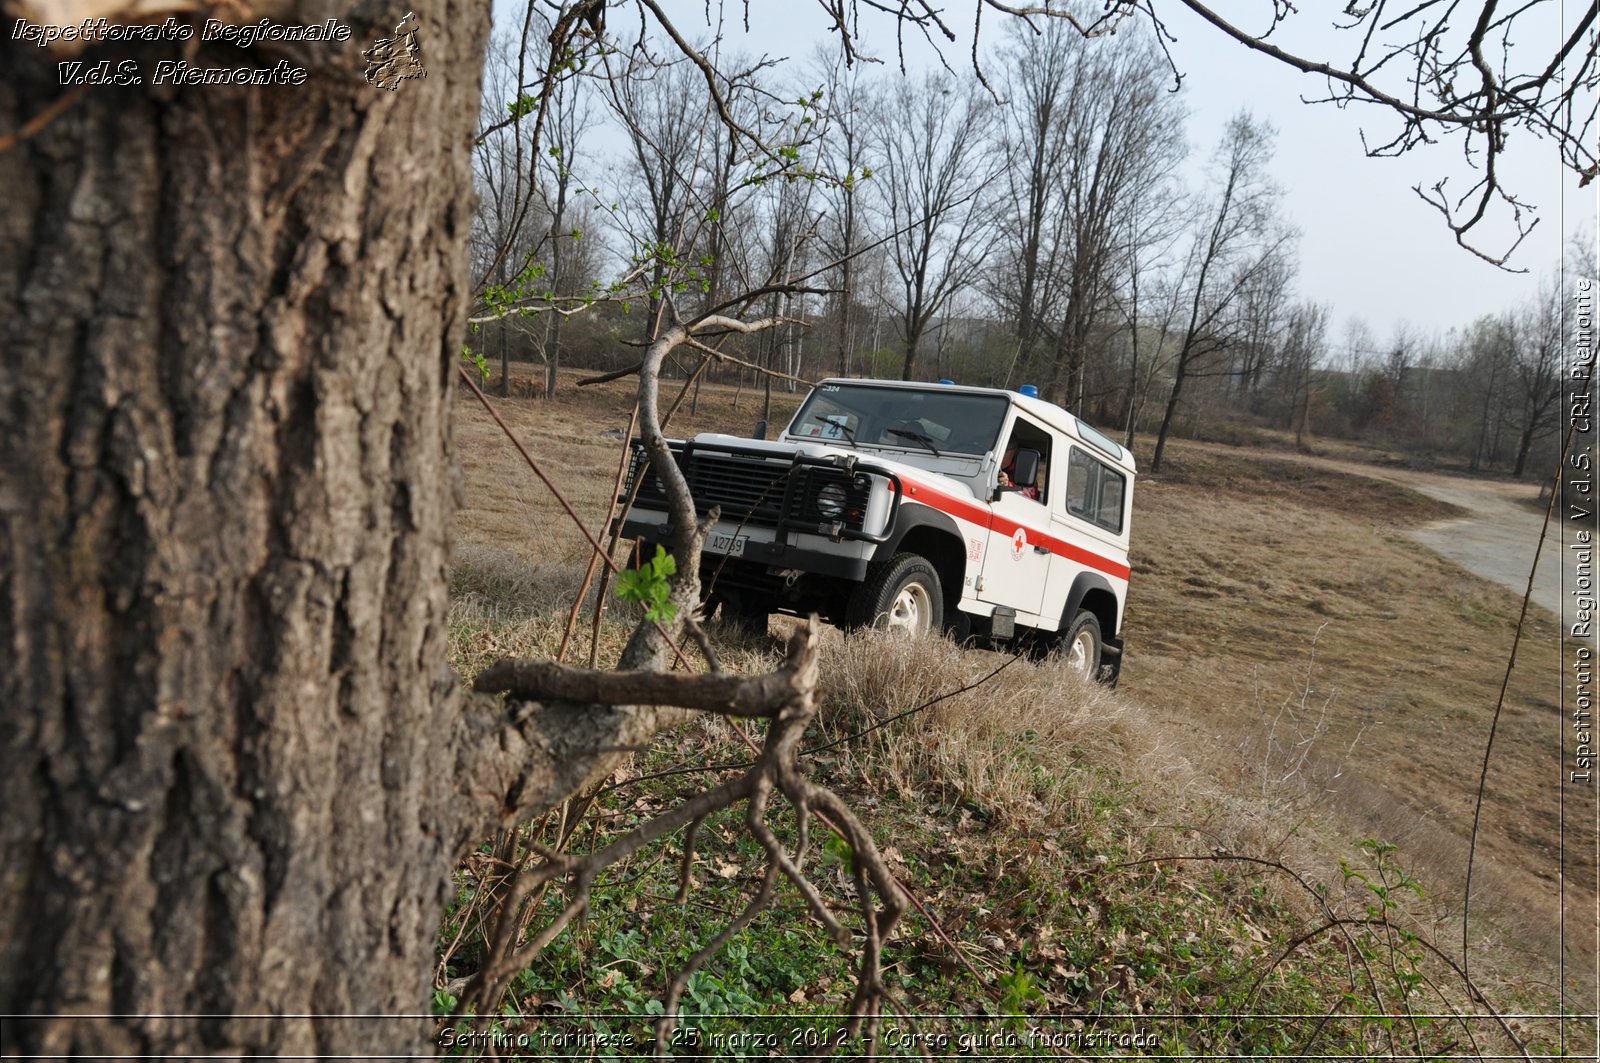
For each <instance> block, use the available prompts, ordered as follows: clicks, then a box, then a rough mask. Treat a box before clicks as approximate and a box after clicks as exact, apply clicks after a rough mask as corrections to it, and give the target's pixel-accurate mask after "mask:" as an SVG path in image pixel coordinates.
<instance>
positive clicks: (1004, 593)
mask: <svg viewBox="0 0 1600 1063" xmlns="http://www.w3.org/2000/svg"><path fill="white" fill-rule="evenodd" d="M1003 439H1004V441H1003V443H1002V445H1001V448H1000V455H1001V458H1000V461H998V462H997V465H998V466H1000V468H997V469H996V482H994V483H991V484H990V487H989V491H990V497H991V498H992V499H993V502H992V504H991V511H992V516H991V518H990V523H989V540H988V543H987V544H986V546H985V548H984V551H983V568H982V579H981V583H980V589H979V592H978V598H979V600H980V601H985V602H993V603H994V604H995V605H997V606H1008V607H1010V608H1012V609H1015V610H1016V611H1017V614H1018V618H1019V620H1021V619H1023V614H1027V617H1026V621H1025V622H1027V623H1030V624H1031V623H1033V622H1034V620H1035V618H1037V617H1038V615H1039V608H1040V605H1041V603H1042V602H1043V601H1044V590H1045V584H1046V582H1047V581H1048V579H1049V575H1050V559H1051V553H1050V549H1049V547H1048V546H1047V545H1046V544H1047V543H1048V542H1049V541H1050V540H1051V536H1050V535H1049V529H1050V510H1049V504H1050V499H1049V481H1050V475H1049V470H1050V458H1051V449H1052V448H1051V442H1052V440H1051V434H1050V432H1049V431H1048V430H1046V429H1045V428H1044V427H1043V426H1042V425H1039V424H1037V423H1035V422H1033V421H1031V420H1030V419H1028V418H1026V417H1024V416H1022V415H1021V414H1019V415H1017V417H1016V420H1015V421H1014V422H1013V423H1012V425H1011V428H1010V430H1009V431H1008V432H1007V433H1006V435H1005V436H1004V437H1003ZM1013 450H1017V451H1021V450H1033V451H1036V452H1037V453H1038V454H1039V459H1040V460H1039V466H1038V472H1037V476H1036V477H1035V482H1034V483H1032V484H1020V483H1019V484H1016V485H1015V486H1013V487H1011V488H1003V487H1000V486H999V483H998V473H999V472H1000V471H1001V470H1002V469H1004V467H1005V466H1006V464H1007V463H1006V460H1005V455H1006V454H1007V453H1009V452H1012V451H1013ZM1030 487H1031V488H1033V489H1034V490H1033V491H1029V490H1027V489H1028V488H1030ZM1033 494H1036V495H1037V497H1030V495H1033Z"/></svg>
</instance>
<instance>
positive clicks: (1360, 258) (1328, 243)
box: [496, 0, 1600, 344]
mask: <svg viewBox="0 0 1600 1063" xmlns="http://www.w3.org/2000/svg"><path fill="white" fill-rule="evenodd" d="M496 6H497V11H499V12H500V13H502V17H503V16H504V12H505V11H506V10H507V5H506V3H505V2H504V0H502V2H501V3H499V4H497V5H496ZM1215 6H1216V8H1217V9H1218V10H1219V11H1221V12H1222V13H1224V14H1227V13H1229V12H1230V11H1232V10H1234V9H1240V10H1245V11H1259V10H1262V9H1263V8H1265V7H1266V6H1267V5H1266V4H1265V3H1264V2H1262V0H1254V2H1252V0H1237V2H1233V3H1229V2H1228V0H1218V3H1217V4H1216V5H1215ZM1336 6H1339V5H1332V4H1305V5H1301V10H1302V12H1306V11H1310V10H1312V9H1316V8H1322V9H1328V10H1331V9H1333V8H1335V7H1336ZM663 7H664V9H665V10H667V12H668V13H669V16H670V17H672V18H673V19H674V21H675V24H676V25H677V26H678V28H679V29H680V30H681V31H682V32H683V33H684V35H685V36H686V37H689V38H691V39H693V40H697V41H703V40H706V39H708V38H709V36H710V34H711V30H710V29H708V27H707V23H706V12H707V4H706V0H663ZM944 7H945V8H946V10H948V11H949V12H950V22H951V24H952V26H953V28H955V29H957V30H958V31H966V32H970V26H971V7H972V0H946V3H945V4H944ZM1562 7H1566V8H1569V9H1570V10H1569V11H1568V13H1567V17H1568V18H1569V19H1575V18H1576V17H1578V15H1579V14H1580V13H1581V12H1580V9H1581V8H1582V7H1583V4H1582V3H1581V2H1578V0H1574V2H1573V3H1570V4H1566V5H1549V7H1548V10H1549V11H1550V15H1551V17H1550V18H1549V19H1548V20H1547V22H1548V27H1547V28H1548V32H1549V33H1550V34H1552V35H1554V34H1556V33H1559V32H1560V27H1559V26H1558V25H1557V24H1556V23H1557V22H1558V20H1559V18H1560V17H1561V14H1562V11H1561V9H1562ZM863 8H865V5H863ZM749 9H750V22H751V26H750V32H749V33H748V34H746V32H745V29H744V26H743V14H744V6H743V4H741V3H738V2H735V3H731V4H729V5H728V10H727V21H726V23H725V24H724V25H723V26H722V27H721V29H722V31H723V34H724V42H723V49H724V51H726V52H731V53H746V54H763V53H764V54H766V55H769V56H772V57H774V58H776V57H789V60H790V62H789V64H787V65H788V66H791V67H794V68H799V67H801V66H803V65H804V64H805V63H806V61H807V59H808V58H809V57H811V56H812V55H813V53H814V51H815V50H816V48H817V47H818V46H819V45H827V44H829V43H831V42H833V41H834V40H836V38H835V37H834V35H832V34H829V33H828V32H827V17H826V15H825V14H824V12H823V10H822V8H821V7H820V6H819V5H817V4H815V3H802V2H800V0H750V3H749ZM1162 10H1163V12H1164V17H1167V18H1171V19H1173V20H1174V21H1172V22H1171V23H1170V24H1169V28H1170V29H1171V30H1172V31H1173V33H1174V34H1175V35H1176V37H1177V38H1178V39H1177V42H1176V43H1175V44H1173V45H1172V46H1171V51H1172V54H1173V58H1174V59H1175V61H1176V62H1177V64H1178V67H1179V69H1180V70H1181V71H1182V72H1183V73H1184V75H1185V80H1184V88H1183V95H1184V98H1185V101H1186V105H1187V107H1188V109H1189V112H1190V121H1189V134H1188V139H1189V143H1190V159H1189V166H1190V169H1191V171H1192V176H1191V183H1192V184H1198V183H1199V181H1200V177H1201V167H1202V165H1203V164H1204V162H1205V160H1206V158H1207V157H1208V156H1209V154H1210V151H1211V148H1212V146H1213V145H1214V144H1215V143H1216V141H1217V139H1218V137H1219V136H1220V134H1221V132H1222V129H1223V125H1224V123H1225V122H1226V121H1227V119H1228V118H1229V117H1230V116H1231V115H1233V114H1234V113H1235V112H1237V111H1238V110H1239V109H1240V108H1249V109H1250V110H1251V111H1252V112H1254V113H1255V114H1256V115H1257V116H1260V117H1265V118H1266V119H1268V120H1269V121H1270V122H1272V124H1273V125H1274V126H1275V127H1276V128H1277V131H1278V141H1277V155H1276V159H1275V162H1274V165H1273V167H1272V169H1273V174H1274V177H1275V178H1276V180H1277V181H1278V182H1279V184H1280V185H1282V186H1283V188H1284V190H1285V193H1286V195H1285V204H1286V209H1287V213H1288V214H1289V215H1290V218H1291V220H1292V221H1293V223H1294V224H1295V225H1296V226H1297V227H1298V228H1299V230H1300V232H1301V240H1300V271H1299V280H1298V290H1299V294H1300V296H1301V297H1303V298H1310V299H1315V300H1317V301H1319V302H1324V303H1327V304H1329V305H1330V306H1331V307H1332V310H1333V316H1332V325H1333V329H1332V333H1333V334H1332V336H1330V339H1332V340H1333V341H1334V342H1335V343H1339V342H1342V340H1343V338H1344V335H1345V330H1346V324H1347V322H1348V320H1349V319H1350V318H1352V317H1360V318H1363V319H1365V320H1366V321H1367V323H1368V324H1369V325H1370V326H1371V327H1372V330H1373V332H1374V339H1375V340H1376V341H1377V342H1378V343H1380V344H1381V343H1382V342H1384V341H1386V340H1387V339H1389V338H1390V336H1391V335H1392V334H1393V332H1394V330H1395V329H1396V327H1398V326H1400V325H1401V324H1402V323H1408V324H1409V326H1410V327H1411V328H1412V329H1413V331H1415V332H1419V333H1422V334H1424V335H1426V334H1432V333H1434V332H1436V331H1437V332H1443V331H1444V330H1445V329H1448V328H1450V327H1451V326H1458V325H1465V324H1467V323H1469V322H1471V321H1472V320H1474V319H1475V318H1477V317H1478V316H1480V315H1482V314H1485V313H1494V312H1498V311H1500V310H1503V309H1507V308H1509V307H1511V306H1512V305H1514V304H1516V303H1518V302H1520V301H1523V300H1525V299H1527V298H1528V297H1529V296H1530V295H1531V294H1532V292H1533V290H1534V288H1535V286H1536V285H1537V284H1538V283H1539V280H1540V279H1541V277H1547V276H1549V275H1551V274H1552V273H1553V271H1554V269H1555V267H1556V264H1557V262H1558V260H1559V258H1560V257H1561V253H1562V248H1563V246H1564V244H1565V243H1566V240H1567V238H1568V237H1569V236H1570V235H1571V234H1573V233H1581V234H1582V236H1583V239H1585V240H1586V241H1590V242H1593V241H1594V240H1595V236H1596V207H1597V202H1600V200H1597V195H1600V181H1596V182H1594V183H1593V184H1591V185H1590V187H1589V188H1587V189H1582V190H1580V189H1578V187H1577V179H1576V177H1574V176H1572V175H1570V174H1566V173H1564V172H1563V170H1562V169H1561V167H1560V165H1559V160H1558V157H1557V155H1556V152H1555V149H1554V147H1553V146H1552V145H1551V144H1549V143H1546V142H1541V141H1538V140H1535V139H1534V138H1533V137H1532V136H1531V134H1526V133H1519V134H1514V135H1513V137H1512V139H1511V142H1510V147H1509V151H1508V154H1507V156H1506V157H1505V159H1504V160H1503V162H1502V163H1501V169H1502V172H1503V173H1505V174H1506V175H1507V176H1508V181H1507V183H1508V185H1510V186H1511V187H1512V188H1514V189H1516V190H1517V191H1518V192H1519V193H1520V194H1521V195H1522V196H1523V197H1524V198H1525V199H1527V200H1528V201H1530V202H1532V203H1533V204H1535V205H1536V206H1537V207H1538V216H1539V218H1540V221H1539V224H1538V227H1537V228H1536V229H1535V231H1534V233H1533V234H1532V235H1531V236H1530V237H1529V238H1528V239H1527V240H1525V241H1524V242H1523V244H1522V245H1521V247H1520V248H1519V249H1518V251H1517V253H1516V255H1515V257H1514V259H1513V260H1512V263H1511V264H1512V265H1513V266H1516V267H1519V268H1523V269H1526V270H1527V271H1528V272H1527V273H1526V274H1524V275H1514V274H1509V273H1506V272H1505V271H1503V270H1499V269H1496V268H1495V267H1494V266H1492V265H1490V264H1488V263H1486V262H1484V261H1482V260H1480V259H1478V258H1476V257H1474V256H1473V255H1471V254H1469V253H1468V252H1466V251H1464V250H1462V249H1461V248H1459V247H1457V246H1456V243H1455V239H1454V237H1453V236H1452V234H1451V233H1450V231H1449V230H1448V229H1447V228H1446V227H1445V225H1444V222H1443V219H1442V218H1441V216H1440V215H1439V214H1438V212H1437V211H1435V210H1434V209H1433V208H1432V207H1430V206H1428V205H1427V204H1426V203H1424V202H1423V201H1422V200H1421V199H1420V198H1418V196H1417V195H1416V194H1415V193H1414V192H1413V191H1412V186H1413V185H1416V184H1419V183H1420V184H1422V185H1424V187H1431V186H1432V185H1433V183H1434V182H1435V181H1437V180H1438V179H1439V178H1440V177H1443V176H1450V177H1451V181H1450V186H1449V187H1451V188H1457V189H1458V193H1459V192H1461V191H1465V189H1466V188H1467V187H1468V186H1469V185H1470V184H1471V182H1472V181H1473V180H1474V179H1475V178H1474V177H1473V172H1472V171H1470V170H1468V169H1467V168H1466V167H1465V166H1464V165H1463V163H1462V161H1461V152H1460V147H1459V144H1458V143H1457V142H1455V141H1452V142H1449V143H1446V144H1443V145H1439V146H1435V147H1430V148H1424V149H1421V150H1418V151H1415V152H1413V153H1411V154H1409V155H1407V156H1405V157H1403V158H1399V159H1372V158H1368V157H1367V156H1366V155H1365V154H1364V152H1363V149H1362V144H1361V131H1362V128H1363V126H1365V127H1366V131H1367V134H1368V139H1369V140H1370V141H1373V142H1375V143H1378V142H1382V141H1385V140H1388V139H1389V138H1390V137H1392V136H1393V134H1394V132H1395V130H1396V129H1397V128H1398V127H1397V124H1396V122H1394V121H1393V120H1392V119H1390V118H1388V117H1387V116H1386V114H1385V113H1384V112H1382V111H1380V110H1378V109H1377V108H1374V107H1367V108H1364V109H1350V110H1342V111H1341V110H1339V109H1337V108H1335V107H1333V106H1332V105H1328V104H1322V105H1315V106H1309V105H1306V104H1303V103H1301V102H1300V97H1301V96H1302V95H1304V96H1317V95H1320V94H1321V93H1322V91H1323V89H1324V83H1323V81H1322V79H1320V78H1316V77H1312V76H1309V75H1304V74H1300V73H1298V72H1296V71H1294V70H1292V69H1290V68H1289V67H1287V66H1284V65H1283V64H1281V63H1278V62H1276V61H1274V60H1272V59H1270V58H1268V57H1266V56H1262V55H1259V54H1257V53H1254V52H1252V51H1250V50H1248V49H1246V48H1244V47H1243V46H1241V45H1238V44H1235V43H1234V42H1232V41H1230V40H1228V39H1226V38H1224V37H1223V36H1222V35H1221V34H1220V33H1219V32H1218V31H1216V30H1215V29H1213V28H1212V27H1210V26H1207V25H1205V24H1203V23H1201V22H1200V21H1199V20H1198V19H1197V18H1194V17H1193V16H1189V15H1187V13H1186V12H1184V11H1183V10H1182V9H1180V8H1179V7H1178V6H1177V5H1171V6H1170V8H1168V7H1166V6H1163V7H1162ZM710 12H711V17H712V18H713V19H715V18H716V17H717V15H718V5H717V4H716V3H715V2H714V0H713V2H712V3H711V4H710ZM619 16H620V17H619ZM1235 17H1238V18H1241V19H1244V20H1245V21H1243V22H1242V25H1244V26H1245V27H1247V28H1249V27H1252V26H1253V23H1252V22H1250V21H1249V20H1248V19H1247V18H1246V16H1243V15H1239V16H1235ZM634 18H635V16H633V15H632V14H631V13H630V14H628V15H626V16H623V15H622V14H621V11H620V10H619V11H618V12H617V14H616V15H614V16H613V21H612V24H611V25H610V26H608V27H607V29H608V36H612V37H614V38H617V39H619V40H620V41H624V42H625V41H627V40H628V39H629V38H630V37H631V36H632V35H634V34H636V33H637V22H636V21H633V19H634ZM1258 21H1259V20H1258ZM1001 23H1002V20H1000V19H998V18H997V17H995V16H993V14H992V13H991V16H990V17H989V18H986V19H985V23H984V24H985V39H986V41H987V42H988V44H989V45H990V46H993V45H997V44H998V43H1000V41H1001V38H1002V25H1001ZM1262 28H1264V27H1262ZM1537 28H1538V27H1536V26H1534V25H1533V24H1531V23H1529V24H1528V29H1529V32H1530V33H1531V32H1532V31H1534V30H1536V29H1537ZM1287 31H1297V32H1287ZM862 34H863V38H864V41H863V43H864V47H865V50H867V51H868V52H871V53H875V54H877V55H878V56H880V57H881V58H883V59H884V60H885V65H884V67H883V68H882V69H884V70H885V71H893V70H894V69H895V68H896V64H897V60H896V44H895V40H894V34H893V29H892V25H891V23H890V22H889V21H888V20H887V19H886V18H883V17H881V16H880V17H878V18H876V19H872V18H869V17H868V15H867V14H866V12H865V11H863V16H862ZM1349 36H1350V35H1349V34H1338V33H1334V32H1333V31H1331V30H1330V29H1329V28H1328V17H1327V16H1319V15H1312V14H1302V15H1299V16H1296V18H1295V20H1294V21H1293V22H1292V23H1291V24H1290V25H1289V26H1287V27H1284V28H1283V29H1280V30H1279V31H1278V33H1277V34H1276V35H1275V36H1274V38H1273V39H1274V41H1275V42H1276V43H1278V44H1279V45H1280V46H1282V47H1285V48H1287V49H1289V50H1291V51H1296V50H1303V52H1304V53H1308V54H1309V55H1310V57H1315V58H1324V59H1327V60H1329V61H1333V62H1337V63H1341V64H1342V63H1345V62H1348V60H1349V57H1350V56H1349V52H1350V48H1351V44H1350V42H1349V40H1348V38H1349ZM1519 43H1521V42H1520V41H1519ZM1527 43H1528V45H1529V46H1530V51H1532V50H1533V46H1535V45H1537V46H1538V50H1539V51H1540V52H1545V54H1548V52H1547V51H1546V49H1547V48H1548V44H1547V43H1546V42H1539V41H1534V40H1529V41H1528V42H1527ZM907 56H908V62H909V65H910V66H911V67H912V69H913V70H914V71H915V72H920V71H921V70H923V69H927V68H928V67H930V66H932V65H933V64H935V63H936V62H937V60H936V59H935V58H934V53H933V51H932V49H931V48H930V47H929V46H928V45H927V44H925V43H924V42H922V41H920V39H918V40H913V39H910V38H908V43H907ZM946 57H947V59H948V61H949V63H950V65H951V66H952V67H953V68H955V70H956V71H957V72H958V73H963V74H968V73H970V70H971V59H970V40H962V41H960V42H958V43H956V44H953V45H950V46H949V47H948V48H947V49H946ZM1530 65H1531V64H1530ZM988 69H989V71H990V72H997V68H996V67H995V66H992V65H991V66H990V67H988ZM798 74H799V71H798V69H797V70H796V76H798ZM1458 186H1459V187H1458ZM1510 232H1511V230H1510V229H1509V228H1508V227H1506V226H1504V225H1501V226H1500V227H1498V228H1496V229H1493V230H1492V231H1486V232H1485V233H1483V234H1482V241H1483V243H1482V245H1481V246H1483V247H1484V248H1485V249H1488V250H1492V251H1493V252H1494V253H1495V254H1499V253H1501V252H1502V251H1503V250H1504V249H1505V247H1507V246H1509V242H1510V239H1509V237H1508V235H1507V234H1508V233H1510Z"/></svg>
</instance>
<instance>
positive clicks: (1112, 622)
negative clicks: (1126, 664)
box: [1060, 572, 1121, 641]
mask: <svg viewBox="0 0 1600 1063" xmlns="http://www.w3.org/2000/svg"><path fill="white" fill-rule="evenodd" d="M1082 609H1087V610H1089V612H1091V613H1093V614H1094V616H1095V619H1096V620H1098V621H1100V633H1101V636H1102V637H1103V638H1104V639H1106V640H1107V641H1111V640H1115V639H1116V638H1118V636H1119V635H1120V634H1121V632H1120V631H1119V630H1118V624H1117V612H1118V610H1117V594H1116V592H1115V591H1113V590H1112V589H1111V584H1110V582H1108V581H1107V580H1106V578H1105V577H1104V576H1102V575H1100V573H1098V572H1080V573H1078V575H1077V578H1076V579H1074V580H1073V581H1072V587H1071V589H1070V590H1068V591H1067V605H1066V608H1064V609H1063V610H1061V628H1060V630H1061V631H1063V632H1065V631H1066V630H1067V629H1068V628H1070V627H1071V626H1072V622H1073V620H1075V619H1077V616H1078V612H1079V610H1082Z"/></svg>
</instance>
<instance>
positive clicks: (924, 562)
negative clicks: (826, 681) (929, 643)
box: [845, 553, 944, 635]
mask: <svg viewBox="0 0 1600 1063" xmlns="http://www.w3.org/2000/svg"><path fill="white" fill-rule="evenodd" d="M845 624H846V626H848V627H852V628H856V627H876V628H884V629H887V630H891V631H904V632H905V633H906V634H908V635H926V634H928V633H930V632H939V631H943V630H944V589H943V587H941V586H940V583H939V572H938V570H937V569H935V568H934V567H933V565H932V564H931V563H930V562H929V561H928V559H927V558H925V557H923V556H922V555H920V554H912V553H903V554H895V555H894V556H893V557H892V558H890V559H889V560H888V561H885V562H879V563H878V564H875V565H873V566H872V567H871V568H869V569H868V570H867V579H866V582H865V583H863V584H861V586H859V587H857V588H856V591H855V593H854V594H852V595H851V596H850V607H849V609H848V610H847V612H846V616H845Z"/></svg>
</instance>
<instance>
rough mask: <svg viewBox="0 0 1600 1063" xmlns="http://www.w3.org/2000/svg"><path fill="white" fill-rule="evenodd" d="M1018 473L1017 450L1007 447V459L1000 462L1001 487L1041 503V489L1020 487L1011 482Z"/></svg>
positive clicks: (1028, 486) (1030, 485)
mask: <svg viewBox="0 0 1600 1063" xmlns="http://www.w3.org/2000/svg"><path fill="white" fill-rule="evenodd" d="M1016 471H1017V448H1016V447H1014V446H1013V447H1007V448H1006V453H1005V457H1004V458H1003V459H1002V460H1001V462H1000V486H1001V487H1004V488H1008V489H1010V490H1013V491H1015V492H1016V493H1017V494H1019V495H1021V496H1022V497H1023V498H1031V499H1033V500H1034V501H1035V502H1037V501H1039V488H1038V487H1037V486H1036V485H1034V484H1028V485H1027V486H1025V487H1018V486H1017V485H1016V484H1014V483H1013V482H1012V480H1011V478H1012V476H1014V475H1015V474H1016Z"/></svg>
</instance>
